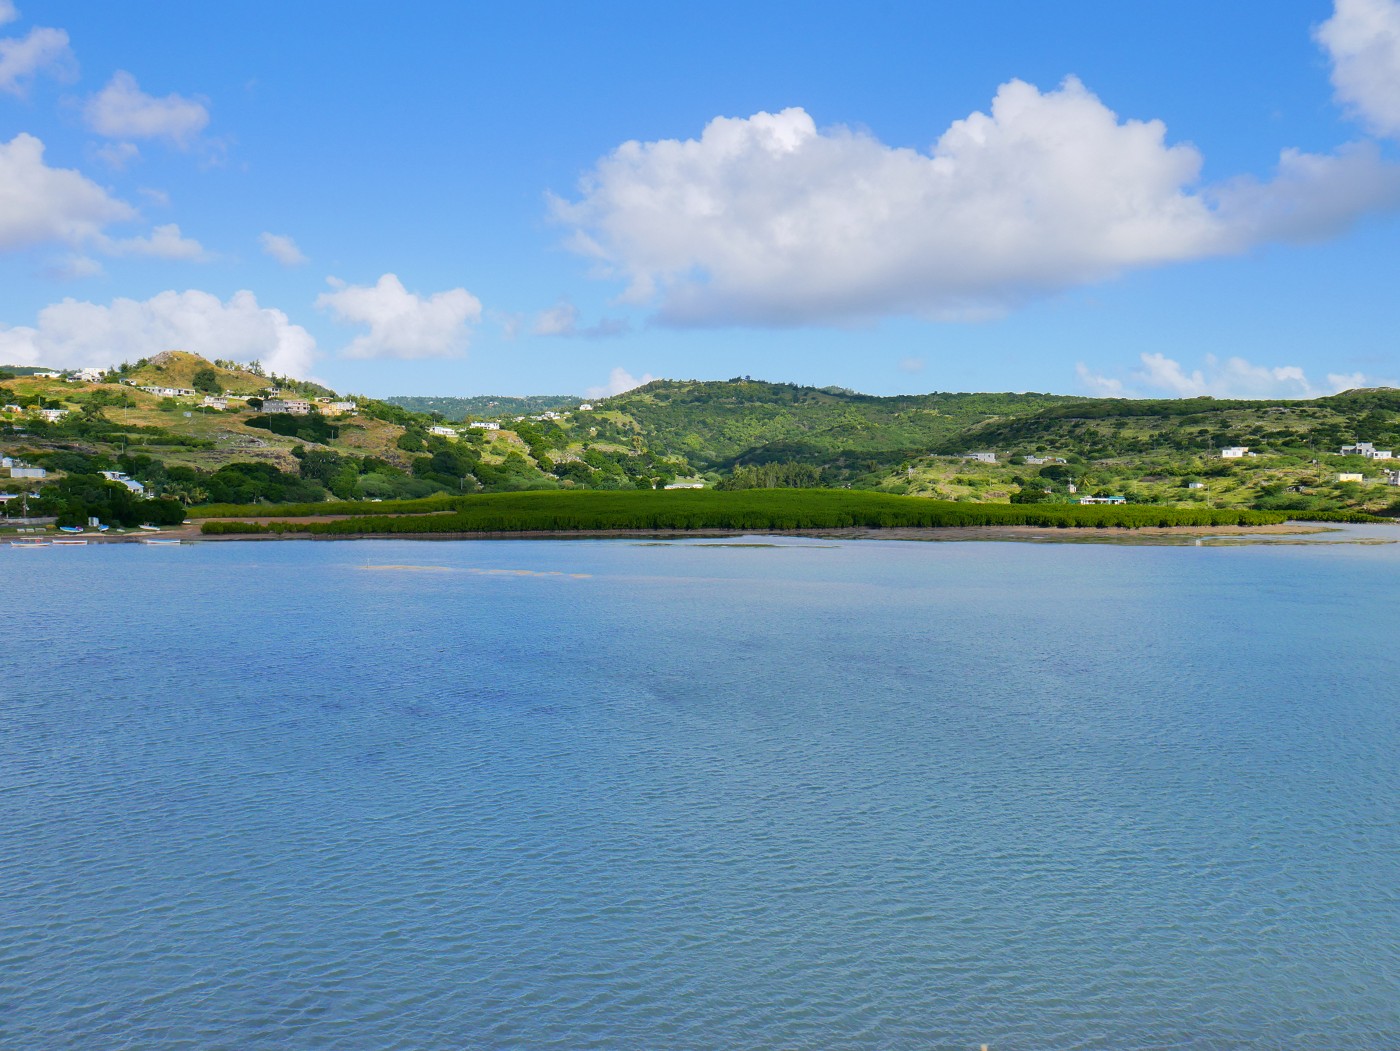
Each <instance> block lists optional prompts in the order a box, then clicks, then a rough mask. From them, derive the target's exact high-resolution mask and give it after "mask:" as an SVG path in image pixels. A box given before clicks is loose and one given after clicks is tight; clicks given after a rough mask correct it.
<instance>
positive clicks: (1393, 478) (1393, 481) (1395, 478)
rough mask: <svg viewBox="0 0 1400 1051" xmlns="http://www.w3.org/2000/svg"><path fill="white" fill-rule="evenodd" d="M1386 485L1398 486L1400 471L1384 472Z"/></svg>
mask: <svg viewBox="0 0 1400 1051" xmlns="http://www.w3.org/2000/svg"><path fill="white" fill-rule="evenodd" d="M1383 473H1384V474H1385V484H1386V485H1400V471H1385V472H1383Z"/></svg>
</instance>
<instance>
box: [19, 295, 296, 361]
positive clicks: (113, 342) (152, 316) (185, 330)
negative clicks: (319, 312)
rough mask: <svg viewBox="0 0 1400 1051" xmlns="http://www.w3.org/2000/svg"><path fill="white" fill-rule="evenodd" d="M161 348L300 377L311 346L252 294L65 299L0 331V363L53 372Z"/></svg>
mask: <svg viewBox="0 0 1400 1051" xmlns="http://www.w3.org/2000/svg"><path fill="white" fill-rule="evenodd" d="M162 350H188V351H192V352H193V353H196V354H202V355H203V356H204V357H206V358H231V359H233V360H235V361H253V360H255V359H256V360H261V361H262V363H263V365H264V366H265V367H266V368H267V369H268V370H269V371H270V372H277V373H280V374H282V375H290V376H306V375H308V374H309V372H310V368H311V364H312V361H313V359H314V357H315V354H316V341H315V339H313V338H312V336H311V334H310V333H309V332H307V331H306V329H304V328H302V327H301V326H300V325H294V324H292V323H291V321H290V320H289V319H288V318H287V315H286V314H284V313H283V312H282V311H280V310H276V309H273V308H272V307H263V306H259V305H258V300H257V297H256V296H254V295H253V293H252V292H247V291H244V292H236V293H234V295H232V296H230V297H229V299H228V301H227V302H224V301H222V300H220V299H219V297H218V296H215V295H211V294H210V293H208V292H201V291H198V290H195V289H191V290H189V291H186V292H175V291H170V292H161V293H160V294H159V295H156V296H153V297H152V298H150V299H147V300H135V299H115V300H113V301H112V303H111V304H110V305H109V306H103V305H102V304H99V303H86V302H80V301H78V300H76V299H65V300H63V301H62V302H59V303H53V304H51V305H49V306H47V307H45V308H44V309H43V310H41V311H40V312H39V316H38V318H37V320H36V322H35V324H34V325H33V326H16V327H14V328H0V361H5V362H12V363H14V364H17V365H23V364H42V365H51V366H55V367H59V368H80V367H83V366H104V365H111V364H114V363H116V362H120V361H123V360H127V361H134V360H136V359H137V358H142V357H149V356H150V355H151V354H154V353H157V352H159V351H162Z"/></svg>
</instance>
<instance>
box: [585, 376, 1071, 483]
mask: <svg viewBox="0 0 1400 1051" xmlns="http://www.w3.org/2000/svg"><path fill="white" fill-rule="evenodd" d="M1083 400H1084V399H1082V398H1073V397H1066V396H1063V395H1055V394H1009V393H1008V394H917V395H902V396H897V397H889V398H879V397H873V396H871V395H866V394H857V393H855V392H853V391H844V390H841V389H839V388H832V387H825V388H816V387H799V386H796V385H794V384H787V383H764V382H761V381H758V380H748V379H740V380H729V381H725V382H702V381H694V380H688V381H675V380H657V381H655V382H653V383H648V384H647V385H646V386H644V387H638V388H637V389H636V390H633V391H629V392H627V393H626V394H621V395H618V396H617V397H613V398H609V399H608V400H607V401H605V402H602V403H600V404H599V405H598V406H597V413H598V414H599V415H602V416H605V417H607V418H609V419H611V421H612V422H613V423H614V424H615V425H617V426H618V427H619V428H621V429H623V430H624V431H625V430H631V431H633V432H635V433H636V434H638V435H640V437H641V438H642V440H643V442H644V443H645V444H646V445H647V446H648V447H649V448H651V449H653V450H654V451H655V452H657V453H662V454H666V455H683V456H685V457H687V458H688V459H689V460H690V462H691V463H693V464H694V465H695V466H696V467H698V468H700V469H702V470H720V471H725V470H731V469H733V468H734V467H736V466H746V465H754V464H765V463H778V462H796V463H807V464H814V465H820V466H828V467H837V468H843V469H847V468H853V467H855V466H856V465H864V466H869V465H880V464H884V465H889V464H894V463H898V462H900V461H902V460H905V459H908V458H909V457H911V456H918V455H921V454H923V453H927V452H929V451H930V450H931V449H934V448H942V447H944V446H955V445H958V444H959V443H960V436H961V435H963V434H964V433H966V432H967V431H968V430H969V429H970V428H973V427H976V426H978V425H983V424H986V423H988V422H991V421H1000V420H1007V419H1010V418H1013V417H1017V416H1020V415H1025V414H1028V413H1034V412H1037V411H1040V410H1044V409H1047V408H1052V407H1059V406H1066V405H1072V404H1077V403H1079V402H1082V401H1083Z"/></svg>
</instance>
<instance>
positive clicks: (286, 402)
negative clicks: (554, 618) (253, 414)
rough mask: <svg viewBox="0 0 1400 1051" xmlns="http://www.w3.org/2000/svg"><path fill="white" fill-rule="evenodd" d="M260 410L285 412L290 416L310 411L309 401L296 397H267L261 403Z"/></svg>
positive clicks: (303, 414) (302, 414)
mask: <svg viewBox="0 0 1400 1051" xmlns="http://www.w3.org/2000/svg"><path fill="white" fill-rule="evenodd" d="M262 411H263V412H285V413H289V414H291V415H292V416H305V415H306V414H307V413H309V412H310V411H311V403H310V402H309V401H304V400H299V399H296V398H268V399H267V400H266V401H264V402H263V403H262Z"/></svg>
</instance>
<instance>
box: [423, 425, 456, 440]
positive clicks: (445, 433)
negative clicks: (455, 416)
mask: <svg viewBox="0 0 1400 1051" xmlns="http://www.w3.org/2000/svg"><path fill="white" fill-rule="evenodd" d="M428 433H429V434H437V435H441V436H442V437H444V438H455V437H457V431H456V430H455V429H453V428H452V427H429V428H428Z"/></svg>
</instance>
